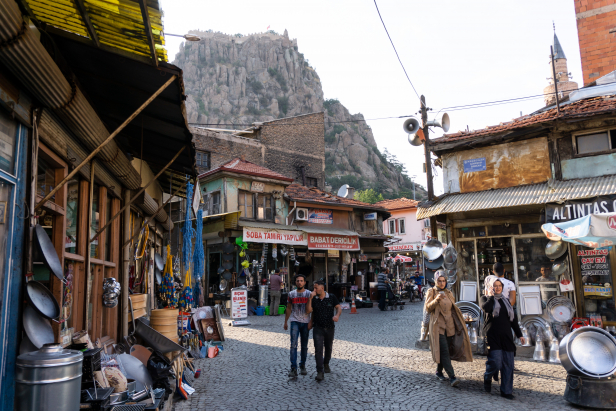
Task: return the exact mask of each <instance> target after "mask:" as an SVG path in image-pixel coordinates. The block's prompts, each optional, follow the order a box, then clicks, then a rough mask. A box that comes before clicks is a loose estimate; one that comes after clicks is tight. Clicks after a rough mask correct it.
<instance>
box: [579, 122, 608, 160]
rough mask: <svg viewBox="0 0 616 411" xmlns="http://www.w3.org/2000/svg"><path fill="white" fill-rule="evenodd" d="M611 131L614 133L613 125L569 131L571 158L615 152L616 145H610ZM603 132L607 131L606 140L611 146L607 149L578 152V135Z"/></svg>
mask: <svg viewBox="0 0 616 411" xmlns="http://www.w3.org/2000/svg"><path fill="white" fill-rule="evenodd" d="M612 131H613V132H614V134H616V127H614V126H611V127H601V128H594V129H590V130H582V131H577V132H575V133H571V142H572V144H573V158H582V157H592V156H600V155H603V154H612V153H616V147H612ZM603 132H607V141H608V143H609V145H610V147H611V148H610V149H609V150H603V151H596V152H592V153H584V154H578V147H577V138H578V137H584V136H587V135H591V134H598V133H603Z"/></svg>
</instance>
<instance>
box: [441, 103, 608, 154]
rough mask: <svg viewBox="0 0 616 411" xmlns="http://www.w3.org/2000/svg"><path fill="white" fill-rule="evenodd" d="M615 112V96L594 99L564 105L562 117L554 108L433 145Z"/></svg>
mask: <svg viewBox="0 0 616 411" xmlns="http://www.w3.org/2000/svg"><path fill="white" fill-rule="evenodd" d="M613 111H616V96H615V95H610V96H601V97H593V98H588V99H584V100H579V101H575V102H573V103H568V104H567V103H565V104H562V105H561V107H560V115H558V113H557V111H556V108H552V109H549V110H546V111H541V112H538V113H536V114H529V115H526V116H522V117H519V118H516V119H513V120H512V121H508V122H505V123H501V124H499V125H497V126H489V127H486V128H484V129H481V130H473V131H470V132H467V131H462V132H459V133H454V134H445V135H444V136H443V137H441V138H435V139H434V140H432V141H431V145H434V146H435V147H434V149H435V150H438V145H439V144H441V143H449V142H454V141H457V140H465V139H470V138H475V137H485V136H491V135H496V134H499V133H502V132H508V131H512V130H515V129H519V128H523V127H526V126H533V125H537V126H539V125H543V124H544V123H549V122H552V121H554V120H556V119H559V120H563V119H572V118H582V117H590V116H593V115H598V114H602V113H609V112H613ZM545 125H547V124H545Z"/></svg>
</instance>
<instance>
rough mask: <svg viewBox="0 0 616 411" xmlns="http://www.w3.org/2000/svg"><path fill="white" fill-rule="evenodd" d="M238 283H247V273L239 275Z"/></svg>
mask: <svg viewBox="0 0 616 411" xmlns="http://www.w3.org/2000/svg"><path fill="white" fill-rule="evenodd" d="M237 283H238V284H246V276H245V275H240V276H238V277H237Z"/></svg>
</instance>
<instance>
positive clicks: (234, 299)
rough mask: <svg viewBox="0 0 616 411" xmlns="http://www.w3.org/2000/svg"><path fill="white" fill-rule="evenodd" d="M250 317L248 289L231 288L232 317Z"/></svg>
mask: <svg viewBox="0 0 616 411" xmlns="http://www.w3.org/2000/svg"><path fill="white" fill-rule="evenodd" d="M246 317H248V290H247V289H245V288H244V289H233V290H231V318H246Z"/></svg>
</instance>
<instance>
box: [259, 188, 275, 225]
mask: <svg viewBox="0 0 616 411" xmlns="http://www.w3.org/2000/svg"><path fill="white" fill-rule="evenodd" d="M255 197H256V200H257V219H259V220H273V219H274V198H273V197H272V196H271V195H269V194H256V195H255Z"/></svg>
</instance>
